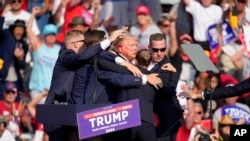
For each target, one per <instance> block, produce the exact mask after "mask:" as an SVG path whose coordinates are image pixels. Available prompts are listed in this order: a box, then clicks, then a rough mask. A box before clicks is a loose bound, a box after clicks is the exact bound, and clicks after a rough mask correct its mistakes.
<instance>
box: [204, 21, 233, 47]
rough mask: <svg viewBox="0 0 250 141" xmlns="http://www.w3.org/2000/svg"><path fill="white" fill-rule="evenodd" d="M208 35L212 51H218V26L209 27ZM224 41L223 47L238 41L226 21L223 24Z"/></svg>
mask: <svg viewBox="0 0 250 141" xmlns="http://www.w3.org/2000/svg"><path fill="white" fill-rule="evenodd" d="M207 34H208V41H209V44H210V48H211V50H213V49H216V48H217V47H218V46H219V40H218V31H217V25H216V24H213V25H211V26H209V28H208V30H207ZM222 39H223V42H222V44H223V46H224V45H226V44H228V43H230V42H232V41H235V40H236V35H235V33H234V31H233V29H232V28H231V26H230V24H229V23H228V22H227V21H224V22H223V24H222Z"/></svg>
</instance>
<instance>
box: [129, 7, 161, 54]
mask: <svg viewBox="0 0 250 141" xmlns="http://www.w3.org/2000/svg"><path fill="white" fill-rule="evenodd" d="M136 14H137V21H138V24H137V25H133V26H132V27H131V28H130V31H129V32H130V33H131V34H132V35H134V36H136V37H137V39H138V50H140V49H143V48H147V47H148V41H149V36H150V35H151V34H153V33H161V30H160V29H159V28H158V27H157V25H156V24H155V23H154V22H153V20H152V19H151V17H150V11H149V9H148V7H147V6H145V5H140V6H138V7H137V9H136Z"/></svg>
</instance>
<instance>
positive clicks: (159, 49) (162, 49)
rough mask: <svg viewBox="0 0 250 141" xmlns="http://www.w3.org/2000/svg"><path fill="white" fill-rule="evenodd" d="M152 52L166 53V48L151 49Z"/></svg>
mask: <svg viewBox="0 0 250 141" xmlns="http://www.w3.org/2000/svg"><path fill="white" fill-rule="evenodd" d="M152 50H153V52H159V51H160V52H164V51H166V48H165V47H164V48H152Z"/></svg>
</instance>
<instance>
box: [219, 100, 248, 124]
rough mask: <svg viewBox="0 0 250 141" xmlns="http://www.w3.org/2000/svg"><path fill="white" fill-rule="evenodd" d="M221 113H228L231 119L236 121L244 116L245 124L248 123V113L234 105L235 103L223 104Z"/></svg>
mask: <svg viewBox="0 0 250 141" xmlns="http://www.w3.org/2000/svg"><path fill="white" fill-rule="evenodd" d="M221 115H222V116H224V115H229V116H230V117H232V119H233V121H236V122H237V121H238V120H239V119H241V118H244V119H245V121H246V124H250V113H249V111H246V110H245V109H243V108H241V107H238V106H235V105H225V106H223V107H222V109H221Z"/></svg>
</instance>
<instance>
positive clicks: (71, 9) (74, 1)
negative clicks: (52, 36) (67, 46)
mask: <svg viewBox="0 0 250 141" xmlns="http://www.w3.org/2000/svg"><path fill="white" fill-rule="evenodd" d="M65 3H67V5H66V9H65V14H64V23H63V26H62V28H61V31H60V32H59V34H58V36H57V42H58V43H61V44H62V43H63V39H64V35H65V33H67V31H69V30H70V27H69V26H68V25H69V23H71V22H72V21H73V18H74V17H78V16H80V17H84V20H85V22H86V24H87V25H88V26H90V25H91V23H92V14H91V13H90V12H89V9H90V6H91V1H90V0H70V1H66V2H65ZM58 12H60V10H58Z"/></svg>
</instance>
